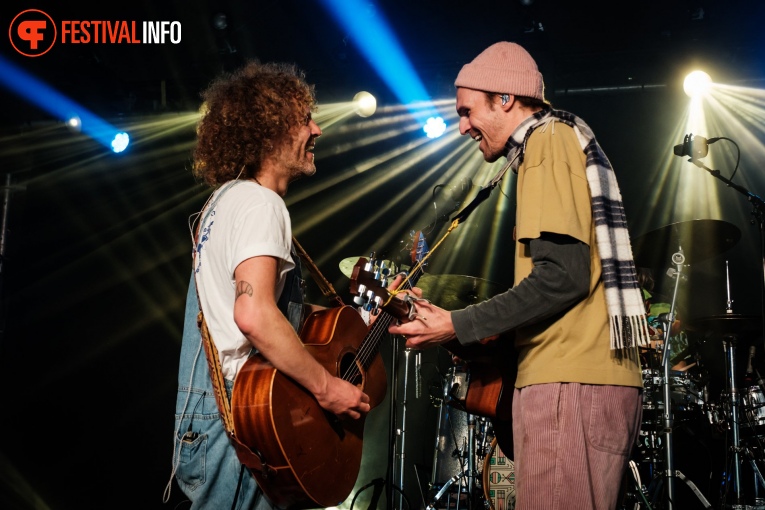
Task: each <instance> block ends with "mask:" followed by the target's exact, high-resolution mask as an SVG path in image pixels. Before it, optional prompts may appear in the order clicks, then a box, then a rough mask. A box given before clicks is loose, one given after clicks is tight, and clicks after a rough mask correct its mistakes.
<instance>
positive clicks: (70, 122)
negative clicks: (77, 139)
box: [66, 115, 82, 133]
mask: <svg viewBox="0 0 765 510" xmlns="http://www.w3.org/2000/svg"><path fill="white" fill-rule="evenodd" d="M66 127H68V128H69V130H70V131H72V132H74V133H79V132H80V130H81V129H82V121H81V120H80V118H79V117H78V116H77V115H70V116H69V118H68V119H66Z"/></svg>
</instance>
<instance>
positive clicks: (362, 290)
mask: <svg viewBox="0 0 765 510" xmlns="http://www.w3.org/2000/svg"><path fill="white" fill-rule="evenodd" d="M366 291H367V286H366V285H364V284H363V283H362V284H361V285H359V292H358V294H357V295H355V296H353V302H354V303H355V304H357V305H358V306H363V305H364V304H365V303H366V298H365V297H364V293H365V292H366Z"/></svg>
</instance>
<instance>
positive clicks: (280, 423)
mask: <svg viewBox="0 0 765 510" xmlns="http://www.w3.org/2000/svg"><path fill="white" fill-rule="evenodd" d="M426 252H427V244H426V243H425V240H424V237H422V236H421V234H419V233H418V234H417V236H416V239H415V242H414V243H413V249H412V253H413V262H414V263H416V262H419V261H420V260H422V258H423V257H424V255H425V254H426ZM374 268H375V264H374V261H373V260H369V261H367V260H366V259H365V258H363V257H362V258H360V259H359V262H358V263H357V265H356V267H354V274H360V273H365V274H366V273H370V274H373V275H374V273H379V271H374ZM373 271H374V272H373ZM386 276H387V275H385V274H377V275H376V277H377V278H379V280H375V277H372V281H374V282H376V283H375V286H377V285H382V282H384V281H385V277H386ZM418 277H419V275H415V274H413V275H411V276H410V279H409V282H410V285H414V283H415V282H416V281H417V278H418ZM370 283H371V281H370ZM383 287H384V285H383ZM351 292H352V293H354V294H357V297H356V298H354V301H355V302H357V304H359V305H361V306H364V307H366V308H367V309H369V310H370V311H371V312H372V313H376V314H378V315H377V316H376V320H375V322H374V324H372V326H369V327H368V326H367V325H366V323H365V322H364V320H363V319H362V318H361V315H360V314H359V312H358V311H357V310H356V309H355V308H353V307H351V306H343V307H339V308H331V309H326V310H321V311H318V312H314V313H312V314H311V315H309V316H308V317H307V318H306V321H305V323H304V324H303V327H302V328H301V330H300V339H301V341H302V342H303V344H304V346H305V348H306V350H307V351H308V352H310V353H311V355H312V356H313V357H314V358H315V359H316V360H317V361H318V362H319V363H320V364H321V365H322V366H323V367H324V368H326V369H327V371H329V373H330V374H332V375H334V376H337V377H340V378H342V379H344V380H346V381H349V382H351V383H353V384H355V385H357V386H358V387H360V388H361V389H362V390H363V391H364V392H365V393H367V395H369V400H370V402H369V403H370V407H371V408H372V409H374V408H375V407H376V406H378V405H379V404H380V402H381V401H382V400H383V399H384V398H385V393H386V391H387V383H386V374H385V367H384V366H383V362H382V357H381V356H380V355H379V351H380V342H381V340H382V339H383V338H384V337H385V336H386V335H387V332H388V326H389V325H390V324H391V323H392V321H393V320H394V318H393V317H392V316H391V315H390V314H389V313H387V312H386V311H385V310H383V309H382V308H381V307H380V306H379V305H380V303H381V301H380V299H378V298H377V297H376V296H375V294H374V292H373V291H372V290H371V289H366V288H361V287H359V286H357V285H355V284H354V283H352V284H351ZM231 409H232V414H233V417H234V430H235V432H236V435H237V438H238V439H239V441H240V442H241V443H243V444H244V445H245V447H247V448H249V449H250V450H251V451H252V452H253V453H254V454H255V455H257V456H258V457H259V458H260V460H261V463H262V464H263V469H252V470H251V473H252V474H253V476H254V477H255V479H256V480H257V482H258V485H259V486H260V487H261V488H262V490H263V492H264V493H265V495H266V496H267V497H268V499H269V500H270V501H271V502H272V503H273V504H274V505H276V506H278V507H280V508H283V509H287V510H299V509H308V508H319V507H329V506H337V505H339V504H340V503H342V502H343V501H344V500H345V499H346V498H347V497H348V495H349V494H350V493H351V491H352V490H353V486H354V485H355V483H356V479H357V478H358V474H359V468H360V466H361V453H362V448H363V434H364V423H365V419H364V417H362V418H360V419H358V420H353V419H350V418H348V419H340V418H339V417H337V416H336V415H334V414H332V413H329V412H327V411H325V410H324V409H322V407H321V406H320V405H319V403H318V402H317V401H316V399H315V398H314V397H313V395H312V394H311V393H310V392H309V391H308V390H306V389H305V388H303V387H302V386H301V385H300V384H298V383H297V382H295V381H294V380H293V379H291V378H289V377H287V376H285V375H284V374H282V373H281V372H279V371H278V370H277V369H276V368H274V366H273V365H272V364H271V363H270V362H269V361H268V360H266V359H265V358H264V357H263V356H261V355H254V356H251V357H250V358H249V359H248V360H247V362H246V363H245V364H244V366H243V367H242V368H241V370H240V371H239V373H238V374H237V377H236V380H235V381H234V389H233V393H232V396H231Z"/></svg>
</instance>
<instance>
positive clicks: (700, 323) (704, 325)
mask: <svg viewBox="0 0 765 510" xmlns="http://www.w3.org/2000/svg"><path fill="white" fill-rule="evenodd" d="M687 329H688V330H689V331H695V332H706V331H711V332H712V333H721V334H730V335H738V334H744V333H759V332H761V331H762V319H761V318H760V317H759V316H757V315H739V314H735V313H728V314H724V315H712V316H709V317H701V318H699V319H694V320H693V321H691V322H690V323H689V324H688V326H687Z"/></svg>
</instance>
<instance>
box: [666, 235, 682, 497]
mask: <svg viewBox="0 0 765 510" xmlns="http://www.w3.org/2000/svg"><path fill="white" fill-rule="evenodd" d="M672 262H673V263H674V264H675V266H676V267H677V269H676V278H675V290H674V293H673V294H672V303H671V306H670V309H669V314H668V315H667V316H666V317H665V318H664V320H665V322H664V352H663V353H662V358H661V367H662V390H663V395H664V414H663V415H662V420H663V422H664V456H665V458H664V461H665V466H664V467H665V469H664V476H665V480H664V481H665V487H666V495H667V510H672V505H673V501H674V500H675V476H676V473H675V459H674V456H673V452H672V428H673V427H674V417H673V416H672V392H671V386H670V364H671V363H670V360H669V351H670V345H669V337H670V330H671V329H672V324H674V322H675V302H676V301H677V289H678V287H679V286H680V280H681V276H682V270H683V264H684V263H685V255H683V247H682V246H679V247H678V251H677V253H675V254H673V255H672Z"/></svg>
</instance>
